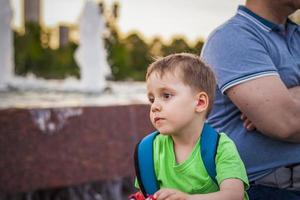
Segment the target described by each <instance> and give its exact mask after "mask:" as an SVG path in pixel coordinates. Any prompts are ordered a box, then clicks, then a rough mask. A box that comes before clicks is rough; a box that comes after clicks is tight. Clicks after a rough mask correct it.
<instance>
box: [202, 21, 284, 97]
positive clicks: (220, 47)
mask: <svg viewBox="0 0 300 200" xmlns="http://www.w3.org/2000/svg"><path fill="white" fill-rule="evenodd" d="M260 37H262V36H260V35H258V34H256V33H255V32H254V31H253V30H250V29H249V28H246V27H242V26H238V25H234V24H231V26H229V25H227V26H225V27H222V28H220V29H218V30H216V31H215V32H214V33H212V34H211V36H210V37H209V39H208V40H207V42H206V44H205V45H204V48H203V50H202V53H201V58H202V59H203V60H204V62H206V63H207V64H208V65H209V66H210V67H211V68H212V69H213V71H214V72H215V74H216V78H217V83H218V87H219V89H220V90H221V92H222V93H223V94H224V93H225V91H226V90H227V89H228V88H230V87H232V86H235V85H237V84H240V83H243V82H245V81H248V80H251V79H255V78H259V77H262V76H269V75H278V72H277V69H276V67H275V65H274V63H273V62H272V60H271V58H270V56H269V54H268V52H267V49H266V46H265V44H264V43H263V42H262V41H263V40H262V39H261V38H260Z"/></svg>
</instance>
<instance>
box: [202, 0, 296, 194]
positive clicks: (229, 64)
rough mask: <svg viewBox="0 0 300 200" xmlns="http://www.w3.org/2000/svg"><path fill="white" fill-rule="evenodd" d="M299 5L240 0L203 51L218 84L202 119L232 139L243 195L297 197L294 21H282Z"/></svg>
mask: <svg viewBox="0 0 300 200" xmlns="http://www.w3.org/2000/svg"><path fill="white" fill-rule="evenodd" d="M299 8H300V0H276V1H274V0H247V1H246V6H240V7H239V9H238V11H237V14H236V15H235V16H234V17H233V18H231V19H230V20H229V21H228V22H226V23H225V24H223V25H222V26H220V27H219V28H217V29H216V30H215V31H214V32H213V33H212V34H211V35H210V37H209V39H208V40H207V42H206V44H205V47H204V49H203V51H202V58H203V59H204V60H205V61H206V62H207V63H208V64H209V65H210V66H211V67H212V68H213V69H214V71H215V73H216V76H217V82H218V88H217V93H216V100H215V105H214V109H213V111H212V113H211V115H210V117H209V119H208V121H209V123H210V124H212V125H213V126H214V127H215V128H216V129H220V130H222V131H224V132H227V133H229V136H230V137H231V138H232V139H233V140H234V141H235V143H236V145H237V148H238V150H239V152H240V154H241V157H242V159H243V160H244V162H245V165H246V168H247V172H248V176H249V179H250V181H252V187H251V189H250V191H249V197H250V199H266V197H268V199H299V198H300V27H299V26H298V25H296V24H295V23H293V22H292V21H290V20H289V19H288V16H289V15H290V14H292V13H293V12H294V11H296V10H297V9H299ZM241 116H242V120H241ZM254 127H255V128H256V130H255V128H254ZM272 195H273V196H272Z"/></svg>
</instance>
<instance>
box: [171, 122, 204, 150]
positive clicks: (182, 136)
mask: <svg viewBox="0 0 300 200" xmlns="http://www.w3.org/2000/svg"><path fill="white" fill-rule="evenodd" d="M203 126H204V120H201V121H200V120H197V121H195V122H194V123H192V124H191V126H189V127H188V128H186V129H185V130H183V131H182V132H180V133H177V134H172V135H171V137H172V139H173V142H174V145H176V146H178V145H179V146H191V147H194V146H195V144H196V142H197V141H198V139H199V137H200V135H201V133H202V130H203Z"/></svg>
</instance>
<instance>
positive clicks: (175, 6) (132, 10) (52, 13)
mask: <svg viewBox="0 0 300 200" xmlns="http://www.w3.org/2000/svg"><path fill="white" fill-rule="evenodd" d="M41 1H42V8H41V9H42V15H43V16H42V21H43V23H44V24H46V25H47V26H56V25H58V24H59V23H64V24H65V23H71V24H75V23H76V22H77V20H78V18H79V16H80V13H81V10H82V8H83V5H84V3H85V1H87V0H41ZM95 1H96V2H99V1H98V0H95ZM103 1H104V3H105V4H106V5H107V6H109V5H111V4H112V2H118V3H119V4H120V12H119V15H120V16H119V19H118V25H119V27H120V31H121V32H122V33H125V34H126V33H129V32H131V31H138V32H140V33H142V34H143V35H144V37H146V38H152V37H154V36H160V37H162V38H163V39H168V38H171V37H172V36H175V35H184V36H185V37H186V38H187V39H188V40H190V41H192V40H197V39H199V38H204V39H205V38H206V37H207V36H208V35H209V33H210V32H211V31H212V30H213V29H214V28H215V27H217V26H219V25H220V24H222V23H223V22H225V21H226V20H227V19H229V18H230V17H231V16H233V15H234V14H235V12H236V9H237V6H238V5H241V4H244V2H245V0H118V1H116V0H103ZM22 2H23V0H11V4H12V8H13V10H14V13H15V16H14V21H13V23H14V25H15V26H17V27H18V26H20V24H21V14H22V11H21V5H22Z"/></svg>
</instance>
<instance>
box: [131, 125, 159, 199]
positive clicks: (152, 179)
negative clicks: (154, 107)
mask: <svg viewBox="0 0 300 200" xmlns="http://www.w3.org/2000/svg"><path fill="white" fill-rule="evenodd" d="M158 134H159V132H158V131H155V132H153V133H151V134H149V135H147V136H146V137H144V138H143V139H142V140H141V141H140V142H139V143H138V144H137V146H136V148H135V153H134V162H135V163H134V164H135V171H136V176H137V180H138V183H139V187H140V190H141V191H142V193H143V195H144V197H145V198H146V197H147V195H153V194H154V193H155V192H156V191H158V190H159V185H158V183H157V179H156V175H155V170H154V159H153V141H154V139H155V137H156V136H157V135H158Z"/></svg>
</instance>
